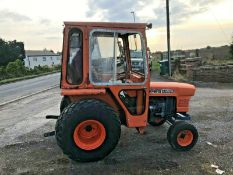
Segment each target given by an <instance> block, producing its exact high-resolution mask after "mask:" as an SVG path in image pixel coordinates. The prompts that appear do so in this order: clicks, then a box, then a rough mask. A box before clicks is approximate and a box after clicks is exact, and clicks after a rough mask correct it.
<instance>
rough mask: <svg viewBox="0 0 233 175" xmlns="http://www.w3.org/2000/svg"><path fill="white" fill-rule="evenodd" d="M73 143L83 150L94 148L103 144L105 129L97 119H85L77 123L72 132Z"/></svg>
mask: <svg viewBox="0 0 233 175" xmlns="http://www.w3.org/2000/svg"><path fill="white" fill-rule="evenodd" d="M73 138H74V142H75V144H76V145H77V146H78V147H79V148H81V149H84V150H94V149H96V148H98V147H99V146H100V145H102V144H103V142H104V140H105V138H106V130H105V128H104V126H103V124H102V123H100V122H99V121H97V120H86V121H83V122H81V123H79V124H78V125H77V126H76V128H75V130H74V134H73Z"/></svg>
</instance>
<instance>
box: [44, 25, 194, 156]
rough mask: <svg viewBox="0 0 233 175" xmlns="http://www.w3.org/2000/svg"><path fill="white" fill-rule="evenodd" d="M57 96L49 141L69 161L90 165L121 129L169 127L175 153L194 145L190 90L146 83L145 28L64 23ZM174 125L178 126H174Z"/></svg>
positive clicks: (113, 143) (106, 151)
mask: <svg viewBox="0 0 233 175" xmlns="http://www.w3.org/2000/svg"><path fill="white" fill-rule="evenodd" d="M64 24H65V28H64V37H63V52H62V53H63V55H62V73H61V94H62V96H63V98H62V101H61V105H60V111H61V114H60V115H59V116H52V115H49V116H46V118H50V119H51V118H54V119H57V123H56V126H55V131H53V132H49V133H46V134H45V136H50V135H54V134H55V136H56V140H57V143H58V145H59V146H60V147H61V149H62V150H63V152H64V153H65V154H67V155H68V156H69V157H70V158H71V159H73V160H78V161H96V160H99V159H102V158H104V157H105V156H107V155H108V154H109V153H110V152H111V151H112V150H113V149H114V148H115V146H116V145H117V143H118V140H119V138H120V133H121V125H125V126H127V127H129V128H136V129H137V130H138V132H139V133H141V134H143V132H144V129H145V127H146V126H148V125H149V124H150V125H151V126H154V127H156V126H160V125H162V124H164V123H165V122H167V123H168V124H169V125H171V126H170V128H169V130H168V134H167V139H168V142H169V143H170V145H171V146H172V147H173V148H174V149H176V150H179V151H187V150H190V149H191V148H192V147H193V146H194V145H195V144H196V142H197V138H198V133H197V130H196V128H195V127H194V126H193V125H191V124H188V123H186V122H184V121H182V120H189V119H190V116H189V115H188V114H187V112H188V110H189V100H190V98H191V96H193V95H194V92H195V87H194V86H193V85H189V84H185V83H174V82H173V83H160V82H150V67H149V62H148V59H149V58H148V57H149V54H148V49H147V48H148V47H147V43H146V30H147V29H149V28H151V27H152V25H151V24H150V25H147V24H145V23H104V22H65V23H64ZM177 120H179V122H177Z"/></svg>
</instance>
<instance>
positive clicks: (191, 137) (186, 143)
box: [167, 121, 198, 151]
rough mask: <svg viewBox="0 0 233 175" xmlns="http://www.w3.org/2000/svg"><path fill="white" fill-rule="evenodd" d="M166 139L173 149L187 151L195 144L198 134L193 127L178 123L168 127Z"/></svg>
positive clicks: (181, 122)
mask: <svg viewBox="0 0 233 175" xmlns="http://www.w3.org/2000/svg"><path fill="white" fill-rule="evenodd" d="M167 139H168V142H169V144H170V145H171V146H172V148H173V149H175V150H177V151H189V150H190V149H192V148H193V147H194V145H195V144H196V143H197V140H198V132H197V129H196V128H195V127H194V126H193V125H191V124H189V123H186V122H183V121H180V122H176V123H175V124H174V125H171V126H170V128H169V130H168V132H167Z"/></svg>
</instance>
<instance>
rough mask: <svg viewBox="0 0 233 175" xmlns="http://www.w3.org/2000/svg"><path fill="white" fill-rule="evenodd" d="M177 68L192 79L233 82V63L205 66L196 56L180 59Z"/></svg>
mask: <svg viewBox="0 0 233 175" xmlns="http://www.w3.org/2000/svg"><path fill="white" fill-rule="evenodd" d="M175 69H176V70H177V69H178V71H179V73H180V74H181V75H184V76H185V77H186V78H187V79H188V80H191V81H203V82H222V83H233V64H225V65H205V66H203V65H202V63H201V58H200V57H196V58H187V59H184V60H180V61H179V62H178V65H176V68H175ZM175 69H173V70H175Z"/></svg>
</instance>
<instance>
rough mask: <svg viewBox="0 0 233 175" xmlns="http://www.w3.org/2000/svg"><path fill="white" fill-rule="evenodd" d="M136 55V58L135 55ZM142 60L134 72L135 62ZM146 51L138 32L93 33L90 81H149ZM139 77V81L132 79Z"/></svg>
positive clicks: (91, 37)
mask: <svg viewBox="0 0 233 175" xmlns="http://www.w3.org/2000/svg"><path fill="white" fill-rule="evenodd" d="M135 55H136V56H135ZM134 58H136V59H139V61H138V60H137V62H139V64H140V67H139V69H134V68H133V65H134V64H135V63H133V59H134ZM145 61H146V60H145V49H144V44H143V42H142V39H141V35H140V34H138V33H132V32H131V33H127V32H119V31H117V32H116V31H106V30H105V31H99V30H96V31H93V32H92V34H91V36H90V80H91V82H93V83H95V84H122V83H142V82H144V81H145V70H146V67H145V66H146V64H145ZM133 74H138V76H136V75H134V76H136V77H138V78H132V76H133Z"/></svg>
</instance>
